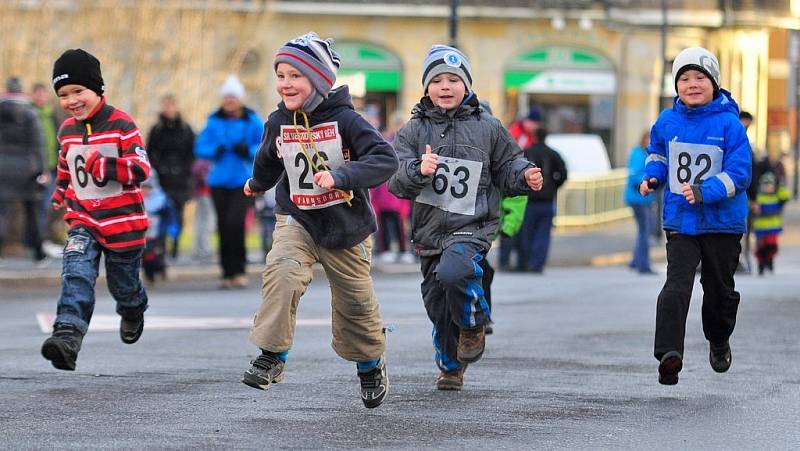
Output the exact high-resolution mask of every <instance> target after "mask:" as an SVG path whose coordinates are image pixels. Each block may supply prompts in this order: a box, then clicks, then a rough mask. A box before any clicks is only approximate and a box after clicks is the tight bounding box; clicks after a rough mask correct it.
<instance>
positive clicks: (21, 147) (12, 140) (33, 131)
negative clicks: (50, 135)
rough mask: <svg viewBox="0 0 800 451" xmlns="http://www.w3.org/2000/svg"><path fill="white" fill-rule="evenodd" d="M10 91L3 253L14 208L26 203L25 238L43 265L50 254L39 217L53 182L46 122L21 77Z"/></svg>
mask: <svg viewBox="0 0 800 451" xmlns="http://www.w3.org/2000/svg"><path fill="white" fill-rule="evenodd" d="M6 91H7V93H6V94H5V95H3V96H0V180H2V183H0V250H2V247H3V241H4V238H5V235H6V230H7V227H6V226H7V224H8V219H9V214H10V212H11V211H10V209H11V207H12V206H13V204H14V203H15V202H22V206H23V209H24V211H25V236H26V237H27V241H28V244H29V246H30V247H31V248H32V249H33V259H34V260H35V261H37V262H41V261H45V258H46V255H45V253H44V251H43V250H42V234H41V230H40V228H39V220H38V219H39V218H38V214H39V210H40V205H41V202H42V195H43V192H44V189H45V187H46V185H47V183H48V180H49V178H48V175H47V173H46V165H45V158H46V157H45V145H44V133H43V131H42V123H41V121H40V119H39V113H38V112H37V110H36V107H34V105H33V104H32V103H31V101H30V99H28V97H27V96H25V95H24V94H23V93H22V85H21V84H20V82H19V80H18V79H17V78H10V79H9V80H8V82H7V83H6Z"/></svg>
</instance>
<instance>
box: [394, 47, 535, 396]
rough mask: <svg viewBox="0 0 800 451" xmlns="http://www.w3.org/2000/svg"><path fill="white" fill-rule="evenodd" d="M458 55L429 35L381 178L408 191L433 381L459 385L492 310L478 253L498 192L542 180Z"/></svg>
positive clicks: (484, 246)
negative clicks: (387, 173) (391, 164)
mask: <svg viewBox="0 0 800 451" xmlns="http://www.w3.org/2000/svg"><path fill="white" fill-rule="evenodd" d="M470 72H471V69H470V64H469V61H468V60H467V57H466V56H465V55H464V54H463V53H462V52H461V51H459V50H458V49H455V48H453V47H448V46H445V45H434V46H433V47H431V49H430V51H429V52H428V55H427V57H426V58H425V62H424V64H423V74H422V88H423V97H422V99H421V100H420V102H419V103H418V104H417V105H416V106H415V107H414V109H413V110H412V117H411V120H410V121H409V122H407V123H406V125H405V126H404V127H403V128H402V129H401V130H400V131H399V132H398V134H397V139H396V140H395V150H396V151H397V155H398V157H399V158H400V168H399V170H398V171H397V173H395V175H393V176H392V178H391V179H390V180H389V190H390V191H391V192H392V193H393V194H394V195H396V196H398V197H402V198H404V199H411V200H413V201H414V206H413V212H412V218H413V221H412V239H413V241H414V243H415V244H416V247H417V252H418V253H419V255H420V263H421V270H422V275H423V282H422V287H421V288H422V298H423V301H424V303H425V309H426V310H427V313H428V317H429V318H430V320H431V322H432V323H433V344H434V347H435V349H436V356H435V360H436V365H437V366H438V367H439V369H440V371H441V372H440V374H439V377H438V379H437V381H436V387H437V388H438V389H439V390H461V388H462V387H463V382H464V370H465V369H466V367H467V364H469V363H473V362H477V361H478V360H479V359H480V358H481V356H482V355H483V352H484V347H485V327H486V326H487V325H489V324H490V321H491V312H490V307H489V304H488V303H487V301H486V298H485V297H484V292H483V289H482V287H481V284H482V278H483V270H482V269H481V261H482V260H483V259H484V258H485V257H486V252H487V251H488V250H489V248H490V247H491V242H492V238H493V237H494V236H495V233H496V230H497V227H498V223H499V216H500V214H499V209H500V197H501V192H502V194H503V195H510V196H513V195H521V194H527V193H529V192H530V190H531V189H533V190H540V189H541V188H542V183H543V181H542V175H541V171H540V169H539V168H536V167H535V166H534V165H533V164H532V163H530V162H528V160H526V159H525V158H523V156H522V151H521V150H520V148H519V146H517V144H516V143H515V142H514V139H513V138H512V137H511V135H510V134H509V133H508V131H506V129H505V128H504V127H503V126H502V124H501V123H500V121H499V120H497V119H496V118H494V117H493V116H491V115H490V114H489V113H487V112H484V110H483V108H481V107H480V105H479V103H478V97H477V95H475V93H474V92H473V91H472V75H471V73H470Z"/></svg>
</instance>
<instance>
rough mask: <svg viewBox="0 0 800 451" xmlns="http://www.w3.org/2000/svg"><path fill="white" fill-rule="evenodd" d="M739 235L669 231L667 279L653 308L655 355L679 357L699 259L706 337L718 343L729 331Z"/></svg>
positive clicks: (736, 295)
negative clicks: (668, 354) (654, 310)
mask: <svg viewBox="0 0 800 451" xmlns="http://www.w3.org/2000/svg"><path fill="white" fill-rule="evenodd" d="M741 238H742V235H741V234H708V235H698V236H690V235H682V234H679V233H675V232H667V281H666V282H665V283H664V288H662V289H661V293H660V294H659V295H658V306H657V307H656V338H655V351H654V355H655V357H656V359H659V360H660V359H661V356H663V355H664V354H666V353H667V352H669V351H678V352H679V353H680V354H681V355H683V342H684V337H685V335H686V316H687V314H688V313H689V301H690V299H691V297H692V286H693V285H694V275H695V272H696V271H697V265H698V263H701V262H702V267H701V272H700V283H701V284H702V286H703V332H704V334H705V337H706V339H707V340H708V341H710V342H712V343H720V342H724V341H725V340H727V339H728V337H730V335H731V334H732V333H733V328H734V326H735V325H736V311H737V310H738V308H739V293H738V292H736V291H735V290H734V288H735V286H734V280H733V274H734V273H735V272H736V267H737V266H738V264H739V253H740V252H741V250H742V246H741Z"/></svg>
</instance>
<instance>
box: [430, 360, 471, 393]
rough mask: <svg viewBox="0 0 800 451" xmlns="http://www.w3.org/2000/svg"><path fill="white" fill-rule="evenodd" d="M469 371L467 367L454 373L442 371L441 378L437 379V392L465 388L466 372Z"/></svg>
mask: <svg viewBox="0 0 800 451" xmlns="http://www.w3.org/2000/svg"><path fill="white" fill-rule="evenodd" d="M466 369H467V367H466V365H464V367H463V368H459V369H457V370H453V371H442V372H440V373H439V377H437V378H436V389H437V390H453V391H457V390H461V389H462V388H463V387H464V371H465V370H466Z"/></svg>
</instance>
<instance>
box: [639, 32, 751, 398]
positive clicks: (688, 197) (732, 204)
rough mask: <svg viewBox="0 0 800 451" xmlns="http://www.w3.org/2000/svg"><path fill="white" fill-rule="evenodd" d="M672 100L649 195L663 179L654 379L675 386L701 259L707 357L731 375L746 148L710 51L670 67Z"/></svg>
mask: <svg viewBox="0 0 800 451" xmlns="http://www.w3.org/2000/svg"><path fill="white" fill-rule="evenodd" d="M672 75H673V78H674V80H675V90H676V91H677V93H678V96H677V97H676V98H675V100H674V102H673V106H672V109H668V110H664V111H663V112H662V113H661V115H660V116H659V117H658V120H657V121H656V123H655V125H653V128H652V129H651V130H650V146H649V147H648V157H647V165H646V167H645V170H646V175H645V180H644V181H642V183H641V184H640V185H639V193H640V194H642V195H647V194H649V193H651V192H653V191H654V190H655V188H656V187H657V186H658V185H660V184H663V183H667V189H666V190H665V194H664V213H663V214H664V230H665V231H666V233H667V280H666V282H665V284H664V287H663V288H662V290H661V293H660V294H659V296H658V306H657V308H656V334H655V357H656V359H658V360H659V361H660V365H659V367H658V373H659V378H658V381H659V382H660V383H661V384H664V385H674V384H677V383H678V373H679V372H680V371H681V368H682V366H683V342H684V336H685V334H686V315H687V314H688V311H689V300H690V298H691V296H692V285H693V284H694V274H695V272H696V269H697V265H698V264H699V263H700V262H702V270H701V277H700V283H701V284H702V286H703V332H704V333H705V337H706V339H707V340H708V341H709V345H710V352H709V361H710V363H711V368H713V369H714V371H716V372H718V373H724V372H725V371H728V368H730V365H731V348H730V345H729V342H728V339H729V337H730V336H731V334H732V333H733V328H734V325H735V324H736V311H737V308H738V306H739V293H738V292H736V291H735V289H734V288H735V286H734V280H733V275H734V272H735V271H736V266H737V265H738V263H739V253H740V252H741V245H740V241H741V237H742V234H743V233H744V232H745V230H746V220H747V211H748V205H747V192H746V191H747V187H748V186H749V185H750V173H751V162H750V158H751V150H750V143H749V142H748V140H747V135H746V134H745V130H744V127H742V125H741V123H740V122H739V107H738V105H737V104H736V102H735V101H734V100H733V98H732V96H731V94H730V92H728V91H726V90H724V89H721V88H720V83H719V62H718V61H717V58H716V57H715V56H714V55H713V54H712V53H711V52H709V51H708V50H706V49H704V48H700V47H692V48H687V49H685V50H683V51H682V52H681V53H679V54H678V56H677V57H676V58H675V62H674V63H673V65H672Z"/></svg>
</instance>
